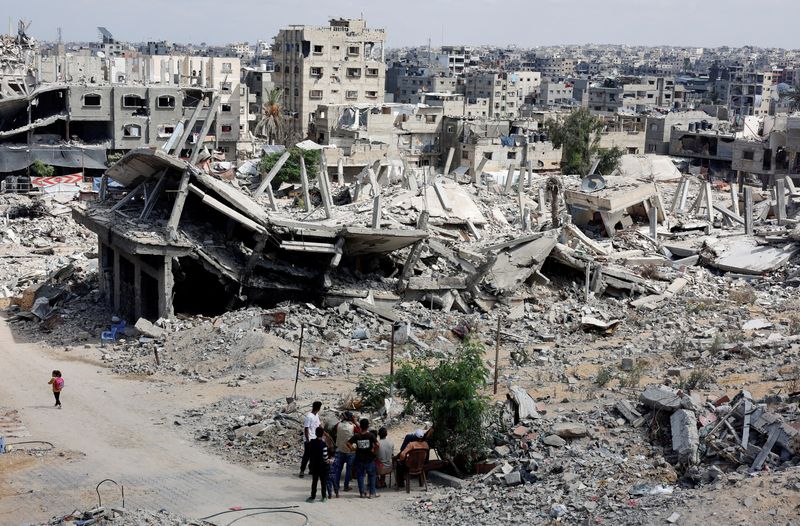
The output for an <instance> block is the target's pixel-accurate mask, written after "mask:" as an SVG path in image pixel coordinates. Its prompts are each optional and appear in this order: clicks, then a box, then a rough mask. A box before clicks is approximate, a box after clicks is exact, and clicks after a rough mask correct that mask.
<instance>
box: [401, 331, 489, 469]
mask: <svg viewBox="0 0 800 526" xmlns="http://www.w3.org/2000/svg"><path fill="white" fill-rule="evenodd" d="M483 354H484V347H483V345H482V344H480V343H479V342H475V341H472V340H470V339H466V340H465V341H464V344H463V345H462V347H461V348H460V349H459V350H458V352H457V353H456V354H455V355H454V356H452V357H450V358H447V359H445V360H441V361H440V362H439V363H438V364H436V365H435V366H430V365H427V364H425V363H421V362H407V363H403V364H402V365H401V366H400V368H399V370H398V372H397V373H395V382H396V384H397V386H398V388H399V389H400V390H401V392H402V393H403V396H404V397H405V398H406V399H407V400H409V401H412V402H413V403H414V404H415V405H416V406H417V407H419V408H421V409H423V410H424V411H425V412H426V413H427V414H428V415H430V419H431V421H432V422H433V442H434V444H435V446H436V451H437V452H438V453H439V455H440V456H441V458H442V459H443V460H445V461H448V462H450V463H451V464H452V465H454V466H459V467H463V468H467V469H469V468H471V467H472V465H473V464H474V463H475V462H476V461H477V460H480V459H482V458H483V455H484V453H485V451H486V448H487V446H488V433H487V427H486V423H485V421H486V417H487V413H488V410H489V399H488V398H487V397H486V396H483V395H481V394H480V390H481V389H483V388H484V387H485V386H486V382H487V379H488V377H489V370H488V369H487V368H486V366H485V365H484V362H483Z"/></svg>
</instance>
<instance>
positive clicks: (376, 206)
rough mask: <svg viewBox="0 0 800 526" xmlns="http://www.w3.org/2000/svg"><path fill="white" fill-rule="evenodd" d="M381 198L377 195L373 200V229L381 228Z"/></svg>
mask: <svg viewBox="0 0 800 526" xmlns="http://www.w3.org/2000/svg"><path fill="white" fill-rule="evenodd" d="M381 206H382V205H381V196H380V195H376V196H375V197H374V198H373V200H372V228H380V227H381V212H382V210H381Z"/></svg>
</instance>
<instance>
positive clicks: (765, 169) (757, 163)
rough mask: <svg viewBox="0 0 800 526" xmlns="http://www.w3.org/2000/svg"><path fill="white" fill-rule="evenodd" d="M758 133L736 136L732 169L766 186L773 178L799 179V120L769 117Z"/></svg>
mask: <svg viewBox="0 0 800 526" xmlns="http://www.w3.org/2000/svg"><path fill="white" fill-rule="evenodd" d="M754 131H755V133H749V134H747V135H745V134H737V137H736V141H735V142H734V144H733V159H732V161H731V168H732V169H733V170H735V171H737V172H738V173H740V174H741V173H746V174H753V175H756V176H758V177H760V178H761V179H762V180H763V181H764V182H767V181H768V180H769V178H770V177H772V178H775V179H780V178H781V177H785V176H789V177H792V178H793V179H797V178H800V117H798V116H796V115H786V114H784V115H776V116H767V117H764V118H763V119H762V122H761V126H760V127H759V128H758V129H757V130H754Z"/></svg>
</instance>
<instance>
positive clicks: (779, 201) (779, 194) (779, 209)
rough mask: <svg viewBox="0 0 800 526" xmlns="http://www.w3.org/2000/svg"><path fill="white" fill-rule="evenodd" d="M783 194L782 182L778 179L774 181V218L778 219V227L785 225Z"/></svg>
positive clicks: (784, 196)
mask: <svg viewBox="0 0 800 526" xmlns="http://www.w3.org/2000/svg"><path fill="white" fill-rule="evenodd" d="M784 192H785V189H784V180H783V179H778V180H777V181H775V217H776V218H777V219H778V224H779V225H783V224H784V223H786V194H785V193H784Z"/></svg>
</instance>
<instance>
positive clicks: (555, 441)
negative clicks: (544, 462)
mask: <svg viewBox="0 0 800 526" xmlns="http://www.w3.org/2000/svg"><path fill="white" fill-rule="evenodd" d="M542 442H544V443H545V444H547V445H548V446H552V447H564V446H566V445H567V441H566V440H564V439H563V438H561V437H560V436H558V435H547V436H546V437H544V438H543V439H542Z"/></svg>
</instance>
